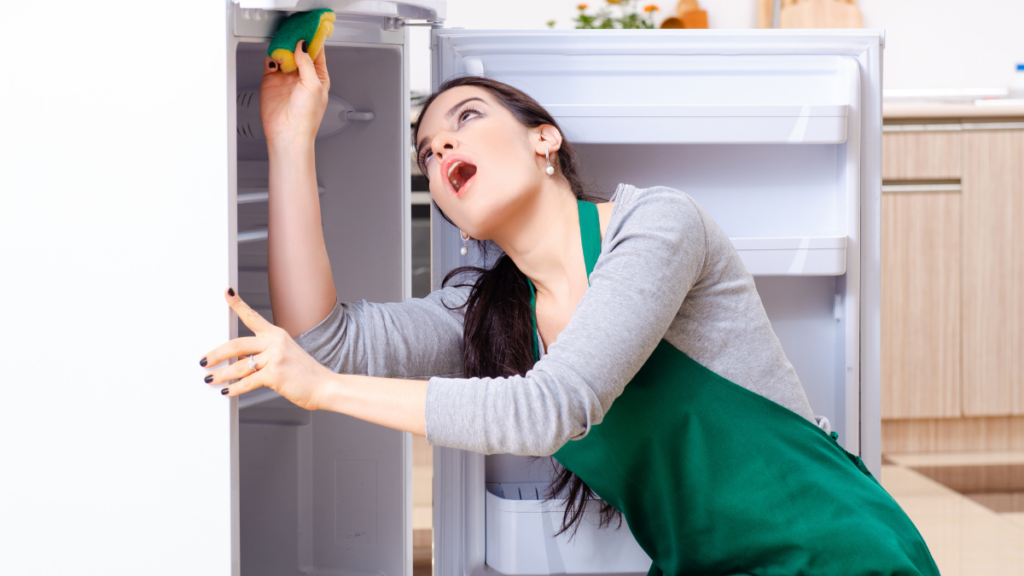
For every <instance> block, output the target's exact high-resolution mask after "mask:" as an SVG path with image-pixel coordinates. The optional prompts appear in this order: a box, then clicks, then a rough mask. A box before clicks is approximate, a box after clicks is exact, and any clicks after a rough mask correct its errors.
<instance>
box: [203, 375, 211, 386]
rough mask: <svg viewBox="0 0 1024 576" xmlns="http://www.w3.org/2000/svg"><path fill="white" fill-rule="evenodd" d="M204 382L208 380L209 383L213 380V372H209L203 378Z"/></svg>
mask: <svg viewBox="0 0 1024 576" xmlns="http://www.w3.org/2000/svg"><path fill="white" fill-rule="evenodd" d="M203 382H206V383H207V384H209V383H210V382H213V374H209V375H207V376H206V378H203Z"/></svg>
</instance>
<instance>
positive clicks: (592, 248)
mask: <svg viewBox="0 0 1024 576" xmlns="http://www.w3.org/2000/svg"><path fill="white" fill-rule="evenodd" d="M576 205H577V206H578V207H579V213H580V238H581V240H582V241H583V261H584V262H586V263H587V286H590V273H591V272H593V271H594V266H595V265H596V264H597V257H598V256H600V255H601V219H600V217H598V215H597V204H591V203H590V202H584V201H583V200H577V201H576Z"/></svg>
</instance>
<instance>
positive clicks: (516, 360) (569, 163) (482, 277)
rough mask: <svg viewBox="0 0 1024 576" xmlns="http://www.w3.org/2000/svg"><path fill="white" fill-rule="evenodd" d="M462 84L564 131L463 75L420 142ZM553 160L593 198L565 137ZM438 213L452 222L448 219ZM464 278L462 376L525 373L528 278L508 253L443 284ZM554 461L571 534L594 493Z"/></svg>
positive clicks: (499, 87)
mask: <svg viewBox="0 0 1024 576" xmlns="http://www.w3.org/2000/svg"><path fill="white" fill-rule="evenodd" d="M459 86H475V87H477V88H482V89H484V90H486V91H487V92H489V93H490V94H491V95H492V96H494V98H495V99H496V100H497V101H498V102H499V103H501V105H502V106H504V107H505V108H506V109H507V110H508V111H509V112H511V113H512V115H513V116H514V117H515V118H516V120H518V121H519V123H520V124H522V125H523V126H526V127H527V128H535V127H537V126H541V125H544V124H549V125H551V126H554V127H555V128H558V131H559V132H561V128H559V127H558V123H557V122H555V119H554V118H552V117H551V114H549V113H548V111H547V110H545V109H544V107H543V106H541V105H540V104H539V103H538V102H537V101H536V100H534V99H533V98H531V97H530V96H528V95H527V94H526V93H524V92H523V91H521V90H518V89H516V88H513V87H511V86H509V85H507V84H504V83H501V82H498V81H496V80H491V79H488V78H483V77H480V76H461V77H458V78H452V79H450V80H448V81H446V82H445V83H444V84H442V85H441V86H440V87H439V88H438V89H437V91H436V92H434V93H433V94H432V95H431V96H430V97H429V98H427V100H426V102H425V103H424V105H423V110H422V111H421V112H420V115H419V118H417V119H416V126H415V128H414V130H413V136H414V137H413V141H414V142H415V141H416V139H417V138H418V134H419V129H420V122H421V121H422V120H423V114H424V113H425V112H426V111H427V109H428V108H430V105H431V104H432V103H433V102H434V99H435V98H437V97H438V96H439V95H440V94H442V93H443V92H446V91H448V90H450V89H452V88H456V87H459ZM551 160H552V165H553V166H554V167H555V171H556V172H555V177H557V178H564V179H565V180H566V181H567V182H568V183H569V187H570V188H571V189H572V193H573V195H575V196H576V198H577V199H580V200H590V199H591V196H590V195H588V194H587V192H586V187H585V185H584V183H583V179H582V177H581V175H580V169H579V157H578V156H577V155H576V151H575V150H574V149H573V147H572V145H571V144H569V142H567V141H566V140H565V138H564V135H563V139H562V145H561V147H560V148H559V150H558V152H557V153H555V154H554V157H553V158H552V159H551ZM434 208H435V209H437V210H438V211H439V212H440V208H438V206H437V204H434ZM440 213H441V215H442V216H444V219H445V220H448V222H450V223H451V220H449V219H448V216H446V215H444V213H443V212H440ZM460 277H469V278H472V277H475V280H474V281H473V282H472V284H463V285H469V286H471V288H472V289H471V290H470V294H469V298H468V299H467V300H466V302H465V304H463V306H465V326H464V329H463V337H462V338H463V346H462V370H463V374H464V375H465V376H467V377H491V378H496V377H502V376H514V375H520V376H522V375H525V374H526V372H527V371H528V370H530V369H531V368H533V364H534V357H533V328H532V325H533V322H532V320H531V315H530V312H531V311H530V287H529V284H528V283H527V279H526V275H525V274H523V273H522V272H521V271H520V270H519V267H517V266H516V264H515V262H513V261H512V259H511V258H509V257H508V255H507V254H502V255H501V256H500V257H499V258H498V260H497V261H496V262H495V264H494V266H493V267H492V268H490V269H486V268H479V267H476V266H463V267H461V268H456V269H455V270H452V271H451V272H449V273H448V274H447V275H446V276H445V277H444V282H443V283H442V286H444V285H447V284H448V283H449V282H450V281H452V280H453V279H456V278H460ZM551 460H552V465H553V466H554V469H555V478H554V479H553V480H552V482H551V484H550V485H549V486H548V489H547V493H546V497H547V498H548V499H552V498H564V499H565V513H564V514H563V515H562V528H561V530H559V531H558V533H559V534H561V533H563V532H566V531H568V530H572V534H575V533H576V529H577V528H579V525H580V523H581V522H582V521H583V514H584V511H585V510H586V505H587V501H588V500H589V499H591V497H593V495H594V492H593V490H591V489H590V487H589V486H587V485H586V483H585V482H583V480H582V479H581V478H580V477H579V476H577V475H575V474H573V473H572V472H570V471H569V470H568V469H567V468H565V467H563V466H561V465H560V464H558V462H557V461H555V460H554V458H552V459H551ZM615 519H618V520H619V524H620V525H621V523H622V514H621V513H619V512H618V511H617V510H615V509H614V508H612V507H611V505H609V504H608V503H607V502H602V503H601V521H600V526H601V527H602V528H603V527H605V526H608V525H610V524H611V523H612V521H613V520H615Z"/></svg>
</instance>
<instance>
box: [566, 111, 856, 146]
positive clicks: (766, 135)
mask: <svg viewBox="0 0 1024 576" xmlns="http://www.w3.org/2000/svg"><path fill="white" fill-rule="evenodd" d="M547 108H548V111H550V112H551V114H552V115H553V116H554V117H555V119H556V120H557V121H558V123H559V125H560V126H561V127H562V129H563V130H564V131H565V135H566V137H567V138H568V139H569V140H570V141H571V142H578V143H585V144H614V143H624V144H766V143H788V144H841V143H843V142H845V141H846V124H847V110H848V106H847V105H845V104H843V105H803V106H801V105H778V106H756V105H754V106H746V105H724V106H702V105H694V106H601V105H597V106H586V105H583V106H573V105H552V106H548V107H547Z"/></svg>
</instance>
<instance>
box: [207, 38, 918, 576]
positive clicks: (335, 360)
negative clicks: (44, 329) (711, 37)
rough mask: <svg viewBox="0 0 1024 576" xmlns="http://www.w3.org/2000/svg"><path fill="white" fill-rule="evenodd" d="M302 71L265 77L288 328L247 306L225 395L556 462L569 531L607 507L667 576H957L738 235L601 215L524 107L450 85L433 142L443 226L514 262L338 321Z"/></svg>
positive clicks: (279, 309) (429, 110)
mask: <svg viewBox="0 0 1024 576" xmlns="http://www.w3.org/2000/svg"><path fill="white" fill-rule="evenodd" d="M300 48H301V46H300ZM296 55H297V60H298V61H299V74H298V75H285V74H279V73H277V72H276V64H275V63H274V62H272V61H270V60H269V59H268V60H267V62H266V66H265V70H264V71H265V73H264V77H263V85H262V87H261V98H260V103H261V114H262V117H263V124H264V127H265V129H266V132H267V142H268V150H269V152H270V188H271V191H272V192H271V196H270V227H271V230H272V232H271V234H270V239H269V242H270V244H269V258H270V282H271V295H272V306H273V310H274V318H275V320H276V322H277V325H278V326H277V327H275V326H272V325H270V324H269V323H268V322H266V321H265V320H264V319H262V318H261V317H260V316H259V315H258V314H257V313H256V312H254V311H253V310H252V309H251V308H249V307H248V306H247V305H245V303H243V302H242V301H241V300H240V299H239V298H238V297H237V295H235V294H234V291H233V290H231V289H229V290H228V302H229V304H230V305H231V306H232V308H234V309H235V311H236V312H238V314H239V316H240V318H241V319H242V320H243V321H244V322H245V323H246V325H248V326H249V327H250V328H252V329H253V331H254V332H255V333H256V337H254V338H239V339H237V340H234V341H231V342H229V343H227V344H225V345H223V346H221V347H220V348H218V349H217V350H215V351H213V352H211V353H210V354H208V355H207V357H206V358H204V359H203V361H202V362H201V364H203V365H204V366H205V365H207V363H210V362H212V363H214V364H216V363H219V362H221V361H224V360H227V359H230V358H235V357H241V356H246V355H253V356H252V358H251V359H250V361H249V362H238V363H235V364H233V365H231V366H229V367H227V368H223V369H221V370H217V371H214V372H212V373H211V374H210V375H209V376H208V377H207V382H208V383H211V384H215V385H220V386H224V387H223V390H222V392H223V393H224V394H227V395H229V396H236V395H238V394H242V393H245V392H248V391H250V390H253V389H255V388H257V387H260V386H268V387H271V388H273V389H274V390H277V391H278V392H280V393H281V394H282V395H284V396H285V397H286V398H288V399H289V400H291V401H292V402H294V403H296V404H298V405H299V406H302V407H304V408H307V409H310V410H315V409H326V410H334V411H337V412H342V413H345V414H349V415H351V416H354V417H357V418H361V419H364V420H368V421H370V422H375V423H378V424H382V425H385V426H389V427H392V428H396V429H399V430H404V431H408V432H412V433H415V434H420V435H426V436H427V439H428V440H429V441H430V443H432V444H435V445H443V446H451V447H456V448H462V449H468V450H475V451H478V452H482V453H487V454H490V453H516V454H529V455H536V456H543V455H554V458H555V459H556V460H557V461H558V462H559V463H560V464H561V465H562V466H563V467H564V469H562V470H561V472H560V474H559V476H558V478H556V480H555V482H554V483H553V484H552V487H551V494H552V495H562V496H566V497H568V499H569V500H570V505H569V506H568V507H567V510H566V515H565V517H564V519H563V530H564V529H573V527H574V526H575V525H577V524H578V522H579V521H580V520H581V516H582V512H583V508H584V505H585V502H586V499H587V498H588V496H589V495H590V494H592V493H593V492H596V494H598V495H600V497H601V498H602V499H603V500H604V502H605V505H604V511H603V512H604V513H603V515H602V517H603V520H604V521H605V522H606V523H607V522H608V521H609V520H611V518H612V516H613V515H615V514H619V513H621V514H622V515H623V517H624V518H625V520H626V521H627V523H628V524H629V527H630V529H631V530H632V532H633V534H634V536H635V537H636V538H637V541H638V542H639V543H640V545H641V546H642V547H643V548H644V550H645V551H646V552H647V553H648V555H650V557H651V558H652V560H653V565H652V567H651V573H653V574H660V573H666V574H937V573H938V571H937V569H936V568H935V564H934V562H933V561H932V559H931V556H930V554H929V552H928V549H927V547H926V546H925V544H924V542H923V540H922V539H921V537H920V535H919V534H918V532H917V530H916V529H915V528H914V526H913V524H912V523H911V522H910V520H909V519H908V518H907V517H906V515H905V514H904V513H903V512H902V510H900V508H899V506H898V505H897V504H896V503H895V501H893V500H892V498H890V497H889V495H888V494H887V493H886V492H885V491H884V490H883V489H882V488H881V486H880V485H879V484H878V483H877V482H876V481H875V480H874V478H872V477H871V475H870V473H869V472H868V471H867V469H866V468H865V467H864V466H863V464H862V463H861V461H860V459H859V458H857V457H855V456H852V455H850V454H848V453H847V452H846V451H845V450H843V449H842V448H841V447H840V446H839V444H838V443H837V442H836V438H835V437H836V435H835V434H834V433H833V434H832V435H831V436H830V435H829V434H828V432H827V430H823V429H822V428H821V427H819V426H818V425H817V422H816V420H815V418H814V416H813V414H812V412H811V408H810V406H809V404H808V402H807V397H806V395H805V394H804V391H803V389H802V387H801V386H800V382H799V380H798V379H797V376H796V374H795V372H794V370H793V367H792V366H791V365H790V363H789V362H788V360H787V359H786V357H785V355H784V353H783V351H782V348H781V346H780V344H779V341H778V339H777V338H776V337H775V334H774V333H773V332H772V330H771V326H770V324H769V322H768V318H767V316H766V314H765V312H764V309H763V307H762V305H761V302H760V299H759V298H758V295H757V292H756V290H755V287H754V282H753V279H752V277H751V276H750V274H749V273H748V272H747V271H746V270H745V268H744V267H743V264H742V262H741V261H740V259H739V257H738V255H737V254H736V252H735V250H734V249H733V247H732V244H731V242H729V239H728V238H727V237H726V236H725V234H724V233H723V232H722V230H721V229H720V228H718V226H717V225H716V224H715V223H714V221H712V220H711V218H710V217H709V216H708V215H707V214H706V213H705V212H704V211H703V210H701V208H700V207H699V206H698V205H697V204H696V203H695V202H694V201H693V200H692V199H691V198H689V197H688V196H686V195H685V194H683V193H682V192H679V191H676V190H672V189H670V188H651V189H646V190H641V189H637V188H634V187H632V186H628V185H619V187H618V189H617V190H616V192H615V195H614V196H613V198H612V199H613V201H612V202H606V203H601V204H598V205H595V204H592V203H590V202H587V201H585V200H584V196H585V190H584V187H583V185H582V184H581V181H580V177H579V174H578V166H577V161H576V156H575V154H574V153H573V151H572V147H571V146H570V145H569V143H568V142H566V141H565V140H564V138H563V136H562V134H561V132H560V130H559V129H558V125H557V123H556V122H555V121H554V120H553V119H552V118H551V117H550V115H549V114H548V113H547V112H546V111H544V109H543V108H542V107H541V106H540V105H539V104H537V103H536V102H535V101H534V100H532V99H531V98H529V97H528V96H526V95H525V94H523V93H521V92H519V91H517V90H515V89H513V88H510V87H508V86H506V85H503V84H500V83H498V82H494V81H490V80H486V79H482V78H473V77H470V78H462V79H456V80H454V81H449V82H448V83H446V84H445V85H443V86H442V87H441V89H440V90H439V91H438V93H436V94H435V95H433V96H432V97H431V98H430V99H429V100H428V101H427V103H426V105H425V107H424V110H423V112H422V114H421V115H420V118H419V120H418V122H417V126H416V130H415V142H416V146H417V151H418V152H417V153H418V158H419V163H420V166H421V168H422V170H423V173H424V174H425V175H426V176H427V177H428V179H429V181H430V193H431V197H432V198H433V200H434V202H435V203H436V204H437V206H438V208H439V209H440V210H441V211H442V212H443V213H444V214H445V216H446V218H448V219H449V220H450V221H451V222H452V223H454V224H455V225H456V226H458V227H459V228H460V229H461V230H462V232H463V238H468V237H472V238H475V239H478V240H489V241H492V242H494V243H495V244H496V245H497V246H498V247H500V248H501V249H502V250H503V251H504V255H503V256H502V257H501V258H500V259H499V260H498V262H497V263H496V264H495V266H494V267H493V268H492V269H490V270H475V271H474V270H470V271H468V272H469V273H470V275H469V280H468V281H469V282H471V285H449V286H447V287H446V288H444V289H442V290H439V291H437V292H434V293H433V294H431V295H430V296H428V297H427V298H424V299H419V300H415V299H414V300H409V301H406V302H402V303H398V304H368V303H366V302H361V303H356V304H337V303H336V296H335V290H334V285H333V281H332V276H331V270H330V264H329V262H328V259H327V254H326V249H325V247H324V242H323V237H322V234H321V231H320V226H319V225H318V224H319V221H320V215H319V209H318V204H317V194H316V184H315V170H314V165H313V137H314V135H315V133H316V128H317V125H318V123H319V121H320V118H321V116H322V115H323V111H324V108H325V105H326V101H327V91H328V87H329V79H328V77H327V70H326V66H325V61H324V58H325V56H324V53H323V52H321V53H320V55H318V57H317V61H316V62H315V63H314V62H313V61H311V60H310V58H309V56H308V55H305V54H304V53H303V52H302V51H300V50H296ZM463 272H467V271H463ZM448 280H451V277H449V279H448ZM325 366H326V367H325ZM354 374H369V376H367V375H354ZM238 378H240V380H239V381H238V382H236V383H234V384H229V382H230V381H232V380H234V379H238ZM428 379H429V380H428ZM627 384H628V385H627ZM822 424H823V425H825V426H827V423H825V422H823V423H822ZM592 491H593V492H592Z"/></svg>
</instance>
